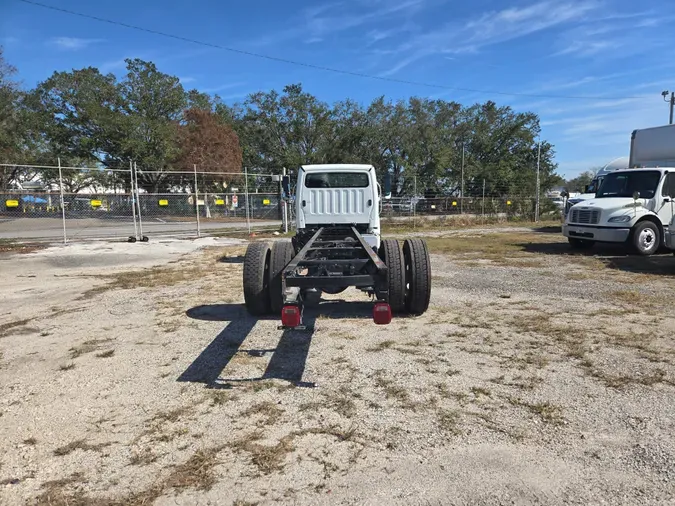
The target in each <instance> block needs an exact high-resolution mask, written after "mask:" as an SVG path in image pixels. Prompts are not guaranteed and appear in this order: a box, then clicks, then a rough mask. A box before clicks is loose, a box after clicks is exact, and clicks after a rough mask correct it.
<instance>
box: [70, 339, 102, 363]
mask: <svg viewBox="0 0 675 506" xmlns="http://www.w3.org/2000/svg"><path fill="white" fill-rule="evenodd" d="M111 340H112V339H90V340H88V341H84V342H83V343H82V344H80V345H78V346H73V347H72V348H71V349H70V350H68V351H69V352H70V358H72V359H76V358H78V357H80V356H82V355H85V354H87V353H93V352H95V351H98V350H100V349H101V346H102V345H103V344H105V343H109V342H110V341H111Z"/></svg>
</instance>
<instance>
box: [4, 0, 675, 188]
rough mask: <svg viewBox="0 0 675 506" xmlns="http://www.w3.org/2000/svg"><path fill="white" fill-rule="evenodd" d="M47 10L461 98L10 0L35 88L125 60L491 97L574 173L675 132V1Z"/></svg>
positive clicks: (315, 87)
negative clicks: (525, 119) (646, 133)
mask: <svg viewBox="0 0 675 506" xmlns="http://www.w3.org/2000/svg"><path fill="white" fill-rule="evenodd" d="M38 1H41V2H42V3H45V4H48V5H53V6H56V7H60V8H65V9H70V10H74V11H78V12H82V13H85V14H89V15H94V16H99V17H103V18H109V19H113V20H117V21H121V22H126V23H130V24H134V25H138V26H142V27H145V28H149V29H153V30H159V31H163V32H168V33H171V34H175V35H180V36H183V37H187V38H193V39H197V40H200V41H203V42H208V43H212V44H216V45H221V46H229V47H233V48H237V49H242V50H246V51H252V52H257V53H262V54H267V55H270V56H275V57H282V58H287V59H292V60H297V61H301V62H306V63H310V64H314V65H323V66H328V67H333V68H339V69H345V70H351V71H355V72H360V73H366V74H372V75H377V76H383V77H391V78H396V79H405V80H413V81H418V82H425V83H434V84H439V85H444V86H447V87H449V88H463V89H434V88H427V87H423V86H417V85H410V84H400V83H392V82H383V81H378V80H371V79H365V78H359V77H354V76H346V75H338V74H332V73H327V72H324V71H318V70H313V69H309V68H305V67H301V66H293V65H289V64H285V63H281V62H274V61H269V60H264V59H258V58H254V57H251V56H246V55H241V54H235V53H231V52H228V51H224V50H221V49H216V48H209V47H203V46H199V45H195V44H191V43H189V42H183V41H177V40H173V39H168V38H164V37H161V36H159V35H153V34H149V33H143V32H139V31H135V30H131V29H128V28H124V27H120V26H113V25H110V24H106V23H101V22H98V21H94V20H90V19H85V18H81V17H77V16H72V15H68V14H64V13H59V12H54V11H51V10H47V9H44V8H40V7H36V6H34V5H29V4H26V3H22V2H19V1H17V0H0V44H2V45H3V46H4V48H5V53H6V55H5V56H6V58H7V60H9V61H10V62H11V63H12V64H14V65H15V66H17V67H18V68H19V72H20V78H21V79H22V81H23V83H24V85H25V86H33V85H35V83H37V82H39V81H41V80H43V79H46V78H47V77H49V75H50V74H51V73H52V72H53V71H54V70H71V69H73V68H81V67H85V66H89V65H91V66H96V67H99V68H100V69H101V70H102V71H103V72H114V73H117V74H120V73H122V72H123V70H124V62H123V60H124V58H129V57H138V58H143V59H148V60H152V61H154V62H155V63H156V64H157V65H158V66H159V68H160V69H161V70H162V71H164V72H167V73H170V74H173V75H176V76H179V77H180V78H181V80H182V81H183V84H184V85H185V87H187V88H197V89H199V90H201V91H205V92H210V93H218V94H219V95H220V96H221V97H223V98H224V99H225V100H226V101H228V102H235V101H240V100H243V99H244V98H245V96H246V94H248V93H251V92H253V91H258V90H261V89H262V90H268V89H271V88H276V89H281V88H282V87H283V86H284V85H285V84H289V83H297V82H301V83H302V84H303V87H304V88H305V90H307V91H309V92H311V93H313V94H315V95H317V96H318V97H319V98H320V99H322V100H325V101H327V102H334V101H337V100H341V99H344V98H347V97H349V98H352V99H354V100H357V101H359V102H362V103H367V102H369V101H370V100H371V99H373V98H374V97H377V96H380V95H385V96H387V97H388V98H391V99H394V100H395V99H399V98H407V97H409V96H411V95H417V96H427V97H431V98H443V99H446V100H455V101H458V102H460V103H463V104H467V105H469V104H472V103H475V102H482V101H485V100H488V99H492V100H495V101H496V102H497V103H498V104H508V105H511V106H512V107H513V108H515V109H516V110H519V111H525V110H528V111H534V112H536V113H538V114H539V115H540V117H541V121H542V129H543V137H544V138H545V139H546V140H548V141H549V142H551V143H552V144H553V145H554V146H555V148H556V152H557V156H556V161H557V162H558V163H559V170H558V172H559V173H560V174H562V175H565V176H567V177H571V176H574V175H576V174H578V173H579V172H581V171H583V170H586V169H588V168H591V167H597V166H599V165H603V164H604V163H606V162H608V161H610V160H611V159H613V158H615V157H618V156H626V155H628V151H629V143H630V133H631V131H632V130H633V129H635V128H644V127H648V126H655V125H662V124H665V123H667V121H668V105H667V104H666V103H665V102H664V101H663V98H662V97H661V91H663V90H666V89H669V90H671V91H675V58H673V56H672V51H671V50H672V48H673V46H674V45H675V30H673V28H672V27H673V23H674V22H675V2H672V1H670V0H668V1H656V0H642V1H641V2H634V1H628V0H611V1H610V0H605V1H602V0H589V1H574V0H569V1H565V0H562V1H536V0H472V1H470V2H466V1H459V0H447V1H446V0H336V1H330V0H329V1H328V2H325V3H320V2H309V1H306V0H304V1H303V0H293V1H285V2H280V1H271V0H265V1H262V0H249V1H247V2H224V1H217V0H192V1H190V2H186V1H185V0H181V1H177V0H163V1H159V0H145V1H143V2H140V1H138V0H136V1H131V0H117V1H116V2H94V1H88V0H38ZM469 89H472V90H484V91H485V92H482V91H481V92H473V91H467V90H469ZM493 91H501V92H505V93H519V94H523V95H547V96H553V97H560V96H562V95H565V96H586V97H587V96H591V97H606V98H608V99H605V100H600V99H584V100H580V99H566V98H548V97H536V96H530V97H528V96H512V95H498V94H494V93H491V92H493Z"/></svg>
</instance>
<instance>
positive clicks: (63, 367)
mask: <svg viewBox="0 0 675 506" xmlns="http://www.w3.org/2000/svg"><path fill="white" fill-rule="evenodd" d="M72 369H75V362H70V363H69V364H62V365H60V366H59V371H70V370H72Z"/></svg>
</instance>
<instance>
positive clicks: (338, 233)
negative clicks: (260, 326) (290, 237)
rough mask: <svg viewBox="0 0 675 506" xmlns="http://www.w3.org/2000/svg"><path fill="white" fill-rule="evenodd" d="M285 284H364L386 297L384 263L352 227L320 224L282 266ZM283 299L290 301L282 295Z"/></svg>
mask: <svg viewBox="0 0 675 506" xmlns="http://www.w3.org/2000/svg"><path fill="white" fill-rule="evenodd" d="M284 281H285V288H294V287H295V288H301V289H302V288H305V289H306V288H316V289H320V290H324V289H325V290H327V291H330V290H331V289H334V288H338V289H341V288H347V287H350V286H354V287H357V288H366V289H369V290H371V291H372V293H374V294H375V296H376V297H377V299H378V300H387V297H388V289H387V286H386V283H387V266H386V265H385V264H384V262H383V261H382V260H381V259H380V257H378V256H377V253H375V251H374V250H373V249H372V248H371V247H370V246H369V245H368V244H367V243H366V241H365V239H364V238H363V236H362V235H361V234H360V233H359V232H358V231H357V230H356V228H354V227H321V228H319V229H318V230H317V231H316V232H315V233H314V235H313V236H312V237H311V239H309V240H308V241H307V242H306V243H305V245H304V246H303V247H302V249H301V250H300V251H299V252H298V254H297V255H295V257H294V258H293V260H291V262H290V263H289V264H288V265H287V266H286V268H285V269H284ZM284 295H285V299H286V300H285V301H284V302H293V301H294V300H293V299H291V298H289V297H292V294H289V295H286V292H284Z"/></svg>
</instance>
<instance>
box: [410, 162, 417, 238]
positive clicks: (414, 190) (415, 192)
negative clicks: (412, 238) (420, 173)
mask: <svg viewBox="0 0 675 506" xmlns="http://www.w3.org/2000/svg"><path fill="white" fill-rule="evenodd" d="M410 207H411V208H412V217H413V230H415V225H416V224H417V223H416V222H415V208H416V207H417V174H415V176H414V177H413V198H412V199H411V201H410Z"/></svg>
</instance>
